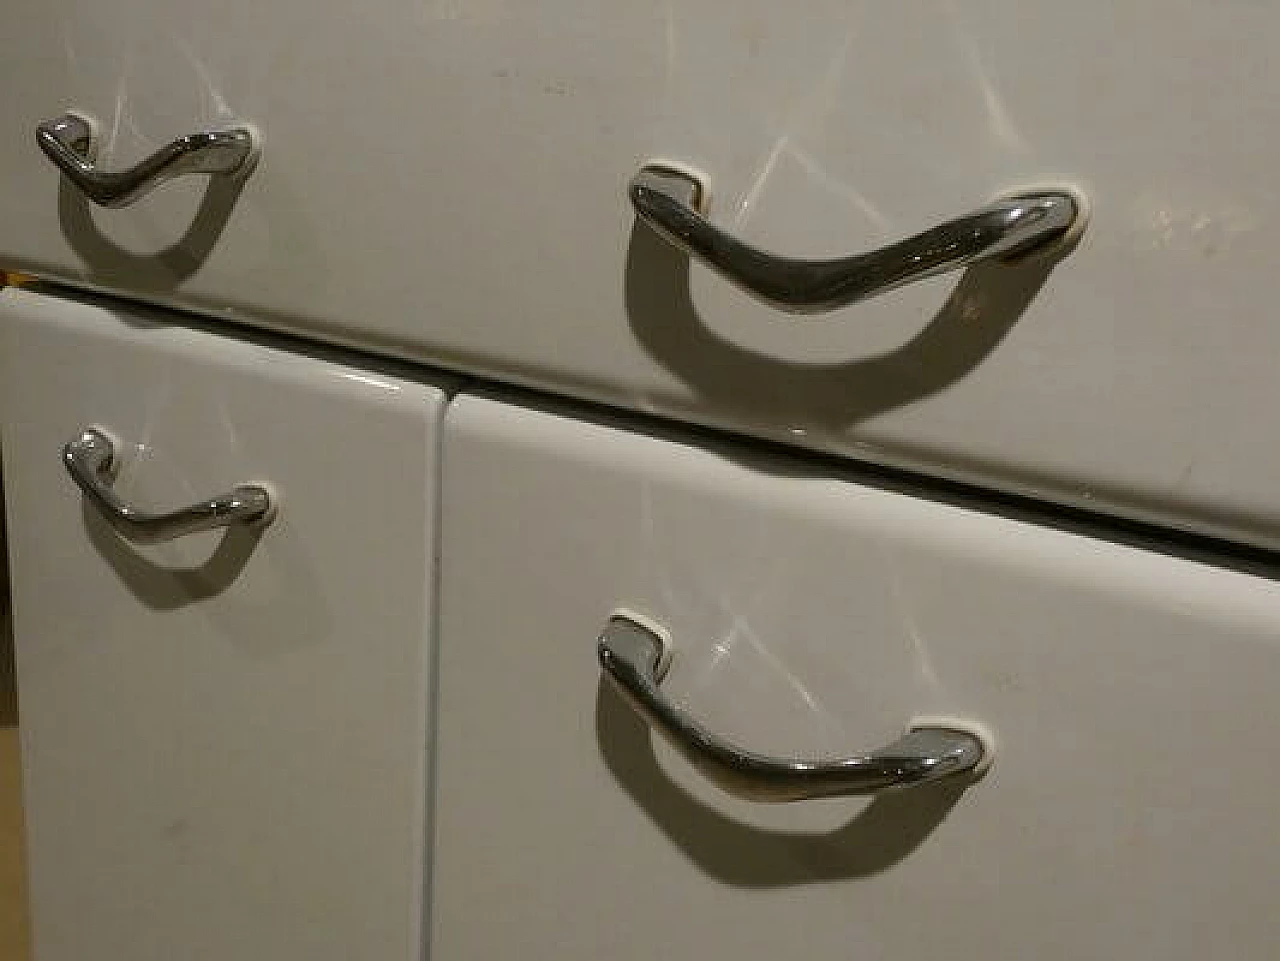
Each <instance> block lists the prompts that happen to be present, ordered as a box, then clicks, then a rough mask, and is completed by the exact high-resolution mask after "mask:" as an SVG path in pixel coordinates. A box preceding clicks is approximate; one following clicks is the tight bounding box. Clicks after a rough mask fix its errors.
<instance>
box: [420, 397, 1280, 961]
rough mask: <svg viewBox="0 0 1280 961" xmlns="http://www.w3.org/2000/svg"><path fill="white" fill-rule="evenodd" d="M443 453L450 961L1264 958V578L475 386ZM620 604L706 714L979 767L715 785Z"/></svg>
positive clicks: (452, 418)
mask: <svg viewBox="0 0 1280 961" xmlns="http://www.w3.org/2000/svg"><path fill="white" fill-rule="evenodd" d="M444 465H445V470H444V480H443V487H442V504H443V513H442V524H443V528H442V535H443V555H442V556H443V559H444V560H443V569H442V593H441V627H440V668H439V685H440V699H439V720H438V729H437V737H438V767H437V782H436V783H437V790H438V795H437V798H438V800H437V808H436V830H435V857H434V862H433V863H434V882H433V887H434V904H435V907H434V911H433V919H434V931H433V936H432V943H433V948H434V952H433V954H432V957H433V958H435V959H436V961H454V959H464V958H465V959H470V958H505V957H521V958H529V959H539V961H568V959H573V961H577V959H582V961H586V959H599V958H610V959H615V961H649V959H652V958H655V957H663V958H684V959H690V961H694V959H697V961H701V959H706V958H738V959H758V961H776V959H778V958H788V957H796V958H806V959H832V961H836V959H847V958H851V957H854V958H868V959H885V961H919V959H923V958H951V959H959V961H991V959H1014V958H1039V959H1046V961H1050V959H1052V961H1079V959H1081V958H1100V957H1114V958H1150V959H1163V961H1170V959H1187V961H1190V959H1199V958H1205V957H1231V958H1257V959H1262V958H1274V957H1276V956H1277V954H1278V953H1280V919H1277V917H1276V914H1275V912H1274V911H1273V910H1272V907H1273V901H1274V895H1275V891H1276V890H1277V886H1280V843H1277V841H1276V838H1275V832H1274V830H1273V825H1274V820H1275V817H1274V808H1275V798H1276V797H1277V793H1278V792H1280V773H1278V772H1277V771H1276V768H1275V765H1273V764H1270V763H1268V761H1267V759H1268V758H1269V757H1270V755H1271V754H1272V753H1273V751H1274V743H1275V737H1276V732H1277V730H1280V698H1278V697H1277V696H1276V695H1277V692H1280V592H1277V590H1276V587H1275V584H1274V583H1273V582H1272V581H1270V580H1268V579H1265V578H1262V577H1258V576H1253V575H1250V574H1245V573H1240V572H1237V571H1233V570H1226V569H1220V568H1217V567H1214V566H1208V565H1205V564H1203V563H1198V562H1194V561H1192V560H1188V559H1183V558H1178V557H1173V556H1167V555H1164V554H1160V553H1155V552H1150V551H1147V550H1143V549H1138V548H1136V547H1132V546H1124V545H1121V544H1117V543H1111V542H1108V541H1103V540H1096V539H1091V538H1088V537H1084V536H1078V535H1076V534H1073V533H1068V532H1063V531H1058V530H1051V529H1046V528H1041V527H1037V526H1033V525H1030V524H1027V523H1023V522H1020V521H1018V520H1014V519H1007V518H1001V517H994V516H989V515H985V514H982V513H978V512H975V511H972V510H969V509H965V508H963V507H960V506H955V505H948V504H943V503H937V502H931V501H927V500H920V499H916V498H914V497H911V496H907V495H905V494H902V493H896V492H891V491H887V490H882V489H875V488H871V487H866V486H859V485H858V484H855V483H852V482H850V481H847V480H840V479H837V478H832V477H829V476H823V475H821V474H819V473H817V472H814V471H811V470H808V469H805V468H803V467H797V466H795V465H792V464H788V463H784V462H780V461H768V460H758V459H753V458H751V457H748V456H746V455H743V454H742V453H741V452H738V451H734V450H728V449H726V450H711V449H704V448H701V447H699V446H696V445H693V444H688V443H681V442H677V441H672V440H664V439H655V438H652V437H648V436H642V435H639V434H634V433H629V432H626V431H624V430H619V429H616V428H614V427H610V426H605V425H601V424H598V423H587V422H582V421H578V420H574V419H570V418H568V417H564V416H559V415H554V414H549V413H543V412H537V411H530V410H523V409H519V408H515V407H510V406H504V405H503V404H501V403H498V402H495V401H492V400H485V399H470V398H466V399H462V400H460V401H459V402H457V403H456V404H455V405H454V406H452V407H451V409H450V412H449V414H448V415H447V417H446V425H445V442H444ZM619 608H621V609H625V610H629V611H632V612H634V613H636V614H639V615H643V616H644V617H646V618H648V619H649V620H651V621H653V622H656V623H657V624H658V625H660V626H661V627H662V628H663V629H665V630H666V631H667V632H668V633H669V635H670V638H671V640H672V645H673V648H674V656H673V659H672V662H671V667H670V669H669V673H668V675H667V678H666V680H665V681H664V682H663V683H662V688H663V689H664V690H665V692H666V693H667V694H668V695H669V696H670V697H671V698H672V699H673V700H674V701H675V702H677V703H678V704H679V705H682V706H683V708H684V709H685V710H686V711H688V712H689V713H691V714H692V715H694V716H695V717H696V718H697V720H698V721H699V722H700V723H701V724H702V725H703V726H704V727H705V728H707V729H708V730H709V731H711V732H712V733H714V734H715V735H717V736H720V737H724V738H727V739H728V740H730V741H733V742H735V743H737V744H739V745H742V746H745V747H747V748H750V749H752V750H754V751H756V752H758V753H761V754H765V755H771V756H780V757H810V758H815V757H816V758H822V757H833V756H845V755H854V754H859V753H861V752H863V751H865V750H867V749H869V748H873V747H876V746H878V745H880V744H884V743H887V742H888V741H890V740H891V739H892V738H893V737H895V736H896V735H899V734H901V733H902V731H903V729H904V727H905V726H907V725H908V724H909V723H912V722H920V721H921V720H922V719H925V718H929V717H933V718H948V719H951V720H950V721H949V723H961V724H972V725H977V726H980V727H982V728H985V730H986V731H987V732H988V733H989V736H990V738H991V741H992V742H993V743H994V759H993V762H992V764H991V767H990V769H989V770H988V771H987V772H986V774H985V775H984V776H982V777H981V778H979V779H977V780H976V781H971V782H965V781H954V782H948V781H941V782H938V783H936V784H932V785H918V786H915V787H911V788H907V789H904V790H901V791H897V792H894V793H885V794H881V795H879V796H877V797H875V798H873V799H870V800H868V799H865V798H830V799H824V800H819V801H806V802H794V803H785V804H776V805H766V804H759V803H751V802H747V801H741V800H737V799H735V798H731V797H730V796H728V795H727V794H725V793H723V792H721V791H720V790H719V789H718V788H716V787H713V786H712V785H711V784H710V783H709V782H707V781H706V780H704V779H703V777H702V776H701V775H700V774H699V773H698V772H697V770H696V769H695V768H693V767H692V766H690V765H689V764H688V763H687V762H686V761H685V760H684V758H683V756H682V755H681V754H678V753H676V752H675V751H673V750H671V749H670V748H669V746H668V745H667V743H666V742H665V741H664V740H662V739H660V738H657V737H655V736H653V735H652V733H651V731H650V730H649V729H648V728H647V727H646V725H645V723H644V722H642V721H641V720H640V719H639V718H638V716H637V714H636V713H635V712H634V711H633V710H632V708H631V706H630V704H629V703H627V702H626V701H624V700H623V699H621V698H620V697H619V695H618V694H617V693H616V692H615V690H614V688H613V686H612V685H610V684H606V683H603V682H602V679H601V668H600V665H599V664H598V663H597V650H596V639H597V636H598V635H599V634H600V631H601V629H602V627H603V626H604V624H605V622H606V619H607V618H608V617H609V616H610V614H611V612H613V611H614V610H616V609H619Z"/></svg>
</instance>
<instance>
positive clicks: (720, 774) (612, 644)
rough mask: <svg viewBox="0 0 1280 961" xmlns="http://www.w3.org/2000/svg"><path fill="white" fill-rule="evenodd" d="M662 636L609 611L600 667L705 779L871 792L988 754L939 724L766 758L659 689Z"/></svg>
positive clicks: (832, 792) (760, 788)
mask: <svg viewBox="0 0 1280 961" xmlns="http://www.w3.org/2000/svg"><path fill="white" fill-rule="evenodd" d="M664 650H665V649H664V644H663V640H662V638H661V637H659V636H658V635H657V634H655V633H654V632H653V631H652V630H650V629H649V628H647V627H645V626H644V625H643V624H640V623H639V622H637V621H635V620H633V619H631V618H630V617H626V616H624V615H620V614H615V615H614V616H613V617H611V618H610V619H609V623H608V625H607V626H606V627H605V630H604V633H603V634H601V635H600V642H599V647H598V654H599V657H600V665H601V667H603V668H604V671H605V674H606V675H607V676H608V677H609V679H610V680H611V681H612V682H613V683H614V684H615V685H616V686H617V688H618V690H619V691H621V692H622V694H623V696H624V697H625V698H626V699H627V701H628V702H630V704H631V706H632V707H634V708H635V710H636V711H637V712H638V713H639V714H640V715H641V716H642V717H643V718H644V719H645V720H646V721H648V722H649V723H650V724H651V725H652V726H653V727H655V728H657V729H658V730H659V731H661V732H662V733H663V734H664V735H665V736H666V737H667V738H668V739H669V740H670V741H671V742H672V743H673V744H674V745H675V746H676V747H677V748H679V749H680V750H681V751H682V752H683V753H684V754H685V755H686V756H687V757H688V758H689V760H690V761H691V762H692V763H693V764H694V765H695V766H696V767H697V768H698V769H699V770H700V771H701V772H702V773H703V774H704V775H706V776H707V777H708V778H709V779H710V780H711V781H713V782H715V783H716V784H718V785H719V786H720V787H721V788H723V789H724V790H725V791H728V792H729V793H730V794H733V795H736V796H738V797H742V798H747V799H750V800H753V801H800V800H804V799H807V798H821V797H834V796H837V795H857V794H874V793H876V792H878V791H883V790H885V789H887V788H902V787H908V786H911V785H915V784H927V783H929V782H931V781H938V780H941V779H943V778H948V777H954V776H955V775H958V774H963V773H965V772H968V771H973V770H974V769H975V768H977V767H978V766H979V765H980V764H982V762H983V761H984V759H985V758H986V756H987V749H986V748H985V747H984V745H983V742H982V741H981V740H980V739H979V738H978V737H976V736H975V735H973V734H971V733H969V732H967V731H960V730H952V729H950V728H945V727H918V728H915V729H914V730H911V731H909V732H907V733H906V734H905V735H903V736H902V737H900V738H898V740H896V741H894V742H893V743H892V744H890V745H888V746H887V747H883V748H880V749H879V750H878V751H872V752H870V753H868V754H863V755H859V756H857V757H848V758H839V759H835V760H830V761H818V760H792V759H784V758H772V757H764V756H763V755H760V754H755V753H753V752H751V751H747V750H744V749H742V748H740V747H736V746H734V745H733V744H730V743H728V742H726V741H724V740H723V739H721V738H719V737H717V736H716V735H714V734H712V733H711V732H710V731H708V730H707V729H706V728H704V727H702V726H701V725H700V724H699V723H698V722H697V721H695V720H693V719H692V718H691V717H689V715H688V714H686V713H685V712H684V711H682V710H681V709H680V708H678V707H676V706H675V705H674V704H672V703H671V702H670V701H669V700H667V698H666V697H665V696H664V695H663V693H662V691H661V689H660V688H659V687H658V684H659V682H660V680H661V678H662V675H663V674H664V673H665V663H664V662H665V658H664V657H663V654H664Z"/></svg>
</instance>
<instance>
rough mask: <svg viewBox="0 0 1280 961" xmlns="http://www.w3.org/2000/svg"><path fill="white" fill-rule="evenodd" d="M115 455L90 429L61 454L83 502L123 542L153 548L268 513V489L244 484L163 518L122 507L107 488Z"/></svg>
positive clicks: (102, 436) (103, 438)
mask: <svg viewBox="0 0 1280 961" xmlns="http://www.w3.org/2000/svg"><path fill="white" fill-rule="evenodd" d="M114 455H115V445H114V444H113V443H112V441H111V438H110V437H108V436H107V435H106V434H104V433H102V431H100V430H95V429H94V428H92V427H90V428H87V429H86V430H84V431H82V432H81V433H80V436H79V437H76V438H75V439H74V440H70V441H68V442H67V444H66V446H65V447H63V448H62V463H63V465H64V466H65V467H66V468H67V473H68V474H70V475H71V479H72V480H74V481H75V482H76V484H78V485H79V487H80V489H81V490H82V491H84V494H85V497H87V498H89V500H90V501H91V502H92V503H93V505H94V507H96V508H97V509H98V510H99V511H101V512H102V516H103V517H105V518H106V520H107V522H108V523H109V524H110V525H111V526H112V527H113V528H114V529H115V531H116V532H117V533H118V534H120V536H122V537H124V538H125V539H126V540H130V541H137V542H139V543H143V544H153V543H156V542H157V541H168V540H173V539H174V538H175V537H182V536H183V535H184V534H194V533H196V532H198V531H208V530H213V529H214V528H218V527H229V526H230V525H232V524H247V523H249V522H251V521H257V520H262V519H264V518H266V517H267V516H268V515H269V514H270V512H271V507H272V504H271V494H270V493H269V492H268V491H267V489H266V488H265V487H259V486H257V485H252V484H245V485H242V486H240V487H236V488H234V489H233V490H232V491H231V492H230V493H229V494H219V495H217V496H216V497H211V498H209V499H208V500H207V501H204V502H202V503H199V504H192V505H191V506H190V507H183V508H180V509H178V510H176V511H172V512H170V513H168V514H148V513H146V512H144V511H140V510H138V509H137V508H136V507H130V506H129V505H128V504H126V503H124V501H122V500H121V499H120V498H119V496H118V495H117V494H116V493H115V491H113V490H112V489H111V488H110V487H109V486H108V485H107V474H108V472H109V471H110V470H111V461H112V458H113V457H114Z"/></svg>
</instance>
